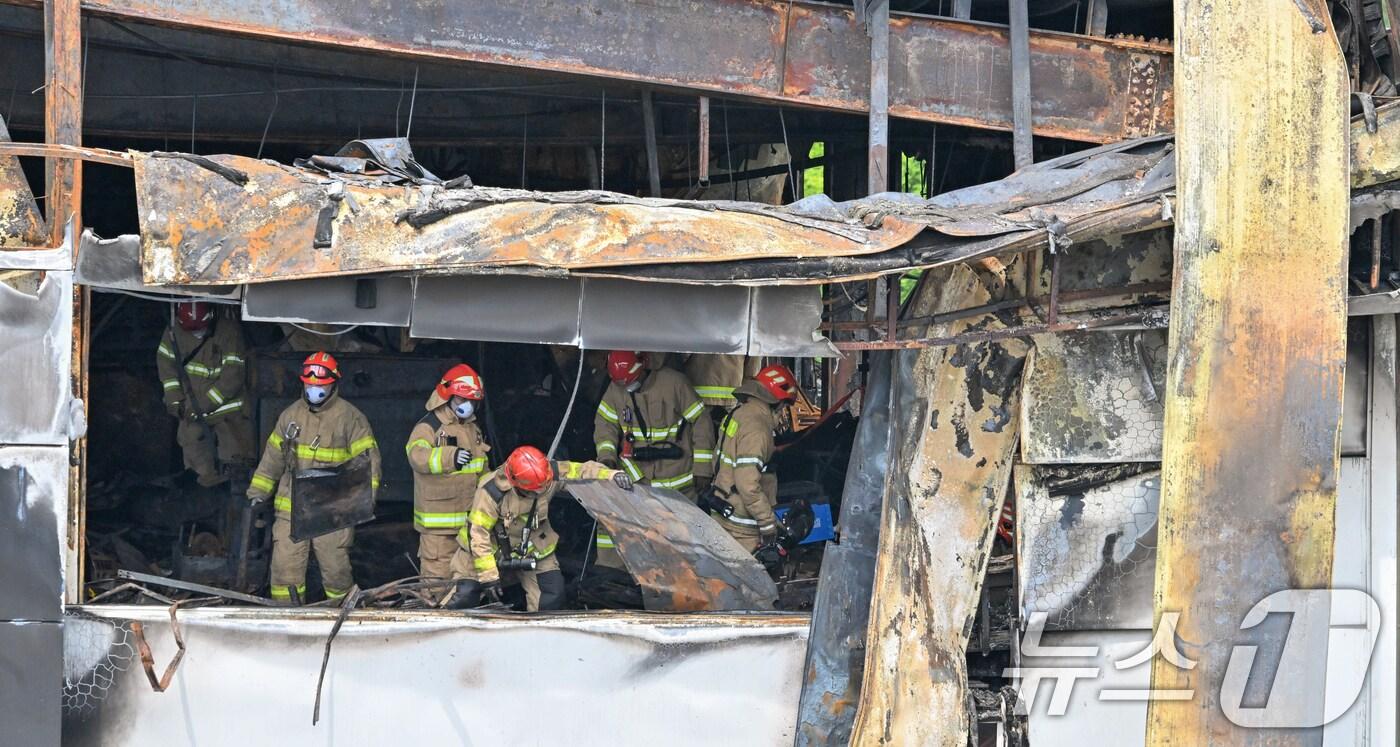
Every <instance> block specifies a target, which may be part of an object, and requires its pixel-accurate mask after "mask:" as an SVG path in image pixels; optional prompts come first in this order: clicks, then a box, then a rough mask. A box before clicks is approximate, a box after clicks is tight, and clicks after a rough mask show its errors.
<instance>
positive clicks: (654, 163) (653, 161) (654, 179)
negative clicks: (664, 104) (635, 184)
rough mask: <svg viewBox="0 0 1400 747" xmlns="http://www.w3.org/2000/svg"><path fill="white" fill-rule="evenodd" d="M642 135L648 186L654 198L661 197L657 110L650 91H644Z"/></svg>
mask: <svg viewBox="0 0 1400 747" xmlns="http://www.w3.org/2000/svg"><path fill="white" fill-rule="evenodd" d="M642 135H643V136H644V137H645V139H646V148H647V185H648V186H649V187H650V188H651V196H652V197H660V196H661V161H660V158H658V156H657V153H656V109H655V108H654V107H653V106H652V101H651V90H650V89H647V90H643V91H642Z"/></svg>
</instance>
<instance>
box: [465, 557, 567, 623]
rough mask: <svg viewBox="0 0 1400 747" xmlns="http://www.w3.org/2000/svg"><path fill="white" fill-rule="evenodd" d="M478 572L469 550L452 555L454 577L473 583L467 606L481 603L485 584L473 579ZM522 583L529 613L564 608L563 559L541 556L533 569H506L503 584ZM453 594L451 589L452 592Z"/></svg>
mask: <svg viewBox="0 0 1400 747" xmlns="http://www.w3.org/2000/svg"><path fill="white" fill-rule="evenodd" d="M475 573H476V571H475V570H474V569H473V568H472V561H471V557H470V556H469V555H468V554H467V553H465V552H459V553H457V554H456V555H454V556H453V558H452V570H451V574H450V575H451V577H452V578H456V579H461V580H463V581H462V582H463V583H468V584H471V586H470V587H469V588H468V592H467V593H468V594H473V596H471V597H470V598H469V599H468V601H467V602H466V604H465V605H464V606H465V607H476V606H477V605H479V604H480V603H481V598H480V597H479V596H476V595H475V594H479V593H480V589H481V584H480V582H478V581H475V580H472V579H473V578H474V575H475ZM517 583H518V584H520V587H521V588H522V589H524V590H525V610H526V611H527V612H538V611H540V610H558V609H563V608H564V574H563V573H561V572H560V570H559V559H558V558H556V557H555V556H553V555H549V556H546V557H544V558H541V559H540V560H539V561H538V562H537V563H536V565H535V570H533V571H505V572H504V573H502V576H501V584H502V585H503V586H510V585H513V584H517ZM448 594H449V595H450V594H451V591H449V592H448Z"/></svg>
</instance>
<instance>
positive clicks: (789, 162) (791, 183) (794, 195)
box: [778, 106, 802, 200]
mask: <svg viewBox="0 0 1400 747" xmlns="http://www.w3.org/2000/svg"><path fill="white" fill-rule="evenodd" d="M778 124H780V125H782V127H783V148H784V149H786V150H787V167H788V186H789V187H791V188H792V199H794V200H800V199H802V195H799V194H797V177H796V175H794V174H793V172H792V146H790V145H788V136H787V120H786V119H784V118H783V108H782V107H781V106H780V107H778Z"/></svg>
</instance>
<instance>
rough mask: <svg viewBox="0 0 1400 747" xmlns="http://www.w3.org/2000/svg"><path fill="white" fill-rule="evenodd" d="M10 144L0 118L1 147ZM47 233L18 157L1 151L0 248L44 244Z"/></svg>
mask: <svg viewBox="0 0 1400 747" xmlns="http://www.w3.org/2000/svg"><path fill="white" fill-rule="evenodd" d="M9 144H10V132H9V130H7V129H6V128H5V119H4V117H0V146H3V145H9ZM47 235H48V228H47V227H45V225H44V217H43V216H42V215H40V214H39V206H38V204H37V203H35V202H34V192H33V190H31V189H30V188H29V181H28V180H27V179H26V178H25V176H24V170H23V169H21V168H20V165H19V159H18V158H15V157H14V156H13V155H6V154H5V153H4V152H3V151H0V247H3V246H43V245H44V244H45V243H46V241H45V237H46V236H47Z"/></svg>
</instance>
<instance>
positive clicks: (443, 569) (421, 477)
mask: <svg viewBox="0 0 1400 747" xmlns="http://www.w3.org/2000/svg"><path fill="white" fill-rule="evenodd" d="M485 397H486V390H485V388H484V385H483V384H482V383H481V377H480V376H478V375H477V374H476V371H474V370H472V368H471V366H468V365H467V364H465V363H462V364H459V365H456V366H453V367H452V368H451V369H449V370H448V371H447V373H446V374H444V375H443V377H442V381H440V382H438V385H437V388H436V389H434V390H433V393H432V395H431V396H430V397H428V403H427V405H426V409H427V410H428V414H427V415H425V416H424V417H423V419H422V420H419V421H418V424H417V425H415V426H414V427H413V432H412V433H410V434H409V436H408V446H407V447H406V448H407V450H408V464H409V466H410V467H412V468H413V528H414V529H415V530H417V532H418V563H419V573H421V574H422V575H423V576H424V577H425V578H448V577H449V576H450V574H451V565H452V555H453V553H455V552H456V551H457V533H458V532H460V531H461V530H462V529H463V527H465V526H466V525H467V512H468V511H470V510H471V503H472V497H473V496H475V495H476V488H477V480H478V479H479V478H480V477H481V473H482V472H484V471H486V452H488V451H490V450H491V447H490V446H487V445H486V440H485V439H484V438H483V437H482V434H481V427H480V426H479V425H478V424H477V420H476V409H477V407H479V406H480V404H481V402H482V400H483V399H484V398H485Z"/></svg>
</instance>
